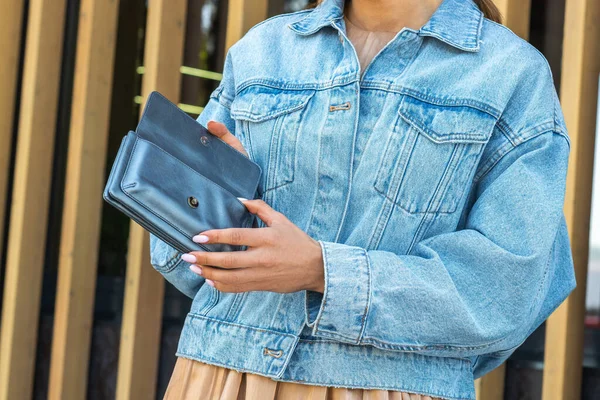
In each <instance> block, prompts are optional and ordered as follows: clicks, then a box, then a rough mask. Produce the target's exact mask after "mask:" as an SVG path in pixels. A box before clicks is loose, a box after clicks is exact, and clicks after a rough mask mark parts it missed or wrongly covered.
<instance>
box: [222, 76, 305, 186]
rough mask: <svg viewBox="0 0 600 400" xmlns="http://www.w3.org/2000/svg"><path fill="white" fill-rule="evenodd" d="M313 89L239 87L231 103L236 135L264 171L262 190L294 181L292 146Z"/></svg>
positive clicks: (294, 164) (295, 141)
mask: <svg viewBox="0 0 600 400" xmlns="http://www.w3.org/2000/svg"><path fill="white" fill-rule="evenodd" d="M314 94H315V91H314V90H282V89H274V88H271V87H266V86H261V85H251V86H248V87H246V88H245V89H243V90H242V91H241V92H240V93H238V95H237V96H236V97H235V98H234V100H233V102H232V104H231V117H232V118H233V119H234V120H235V121H236V136H238V138H239V139H240V141H241V142H242V144H243V145H244V147H245V148H246V151H247V152H248V155H249V156H250V158H251V159H252V160H253V161H255V162H256V163H257V164H259V165H260V166H261V168H262V170H263V171H265V173H264V174H263V176H262V177H261V179H262V181H261V185H262V188H263V192H264V193H266V192H268V191H270V190H274V189H277V188H281V187H283V186H285V185H288V184H290V183H291V182H293V181H294V171H295V169H296V145H297V142H298V138H299V135H300V133H301V131H302V125H303V124H302V123H303V120H304V119H303V115H304V111H305V109H306V105H307V104H308V102H309V100H310V99H311V98H312V96H313V95H314Z"/></svg>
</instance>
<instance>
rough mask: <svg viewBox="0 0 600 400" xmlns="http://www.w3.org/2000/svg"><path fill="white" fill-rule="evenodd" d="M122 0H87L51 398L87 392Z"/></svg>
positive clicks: (75, 101)
mask: <svg viewBox="0 0 600 400" xmlns="http://www.w3.org/2000/svg"><path fill="white" fill-rule="evenodd" d="M118 10H119V1H118V0H116V1H104V0H82V2H81V5H80V11H79V26H78V30H79V32H78V38H77V58H76V60H75V82H74V89H73V102H72V104H73V106H72V109H71V126H70V130H71V131H70V136H69V153H68V162H67V177H66V188H65V200H64V211H63V222H62V235H61V242H60V246H61V247H60V255H59V273H58V288H57V298H56V307H55V320H54V333H53V336H52V359H51V366H50V386H49V391H48V393H49V398H50V399H56V400H68V399H83V398H85V397H86V390H87V388H86V385H87V377H88V362H89V360H88V354H89V347H90V336H91V327H92V322H93V305H94V296H95V287H96V267H97V264H96V260H97V259H98V245H99V243H98V242H99V240H100V216H101V211H102V189H103V186H104V185H103V184H104V169H105V159H106V146H107V140H108V129H109V119H110V101H111V91H112V75H113V61H114V52H115V44H116V34H117V14H118Z"/></svg>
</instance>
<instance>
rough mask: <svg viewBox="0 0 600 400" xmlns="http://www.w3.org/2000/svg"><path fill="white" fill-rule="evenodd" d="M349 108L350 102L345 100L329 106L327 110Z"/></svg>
mask: <svg viewBox="0 0 600 400" xmlns="http://www.w3.org/2000/svg"><path fill="white" fill-rule="evenodd" d="M349 109H350V102H349V101H347V102H345V103H343V104H338V105H334V106H329V111H338V110H349Z"/></svg>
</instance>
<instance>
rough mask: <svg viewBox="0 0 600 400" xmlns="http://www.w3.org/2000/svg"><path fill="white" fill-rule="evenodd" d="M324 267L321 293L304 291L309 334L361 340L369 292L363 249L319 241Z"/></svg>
mask: <svg viewBox="0 0 600 400" xmlns="http://www.w3.org/2000/svg"><path fill="white" fill-rule="evenodd" d="M319 244H320V245H321V251H322V254H323V265H324V269H325V290H324V293H323V294H321V293H317V292H313V291H308V290H307V291H306V292H305V293H306V295H305V317H306V323H307V325H308V326H309V327H312V328H313V329H312V335H313V336H318V337H322V338H331V339H335V340H338V341H341V342H346V343H354V344H358V343H360V340H361V337H362V333H363V331H364V326H365V320H366V317H367V310H368V308H369V302H370V296H371V280H370V266H369V257H368V255H367V252H366V250H365V249H362V248H360V247H356V246H348V245H345V244H339V243H332V242H323V241H319Z"/></svg>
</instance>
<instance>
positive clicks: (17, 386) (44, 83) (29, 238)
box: [0, 0, 66, 400]
mask: <svg viewBox="0 0 600 400" xmlns="http://www.w3.org/2000/svg"><path fill="white" fill-rule="evenodd" d="M65 6H66V1H65V0H32V1H30V2H29V7H30V8H29V23H28V27H27V42H26V53H25V66H24V75H23V87H22V100H21V109H20V121H19V132H18V142H17V154H16V164H15V179H14V187H13V198H12V210H11V216H10V229H9V238H8V249H7V261H6V281H5V288H4V304H3V309H2V337H1V340H0V399H2V400H8V399H28V398H30V397H31V388H32V384H33V371H34V361H35V353H36V339H37V327H38V317H39V307H40V291H41V282H42V270H43V264H44V251H45V246H44V244H45V238H46V225H47V221H48V203H49V192H50V178H51V172H52V156H53V148H54V135H55V132H54V131H55V123H56V114H57V105H58V88H59V80H60V66H61V55H62V44H63V29H64V16H65ZM2 62H4V61H2Z"/></svg>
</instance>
